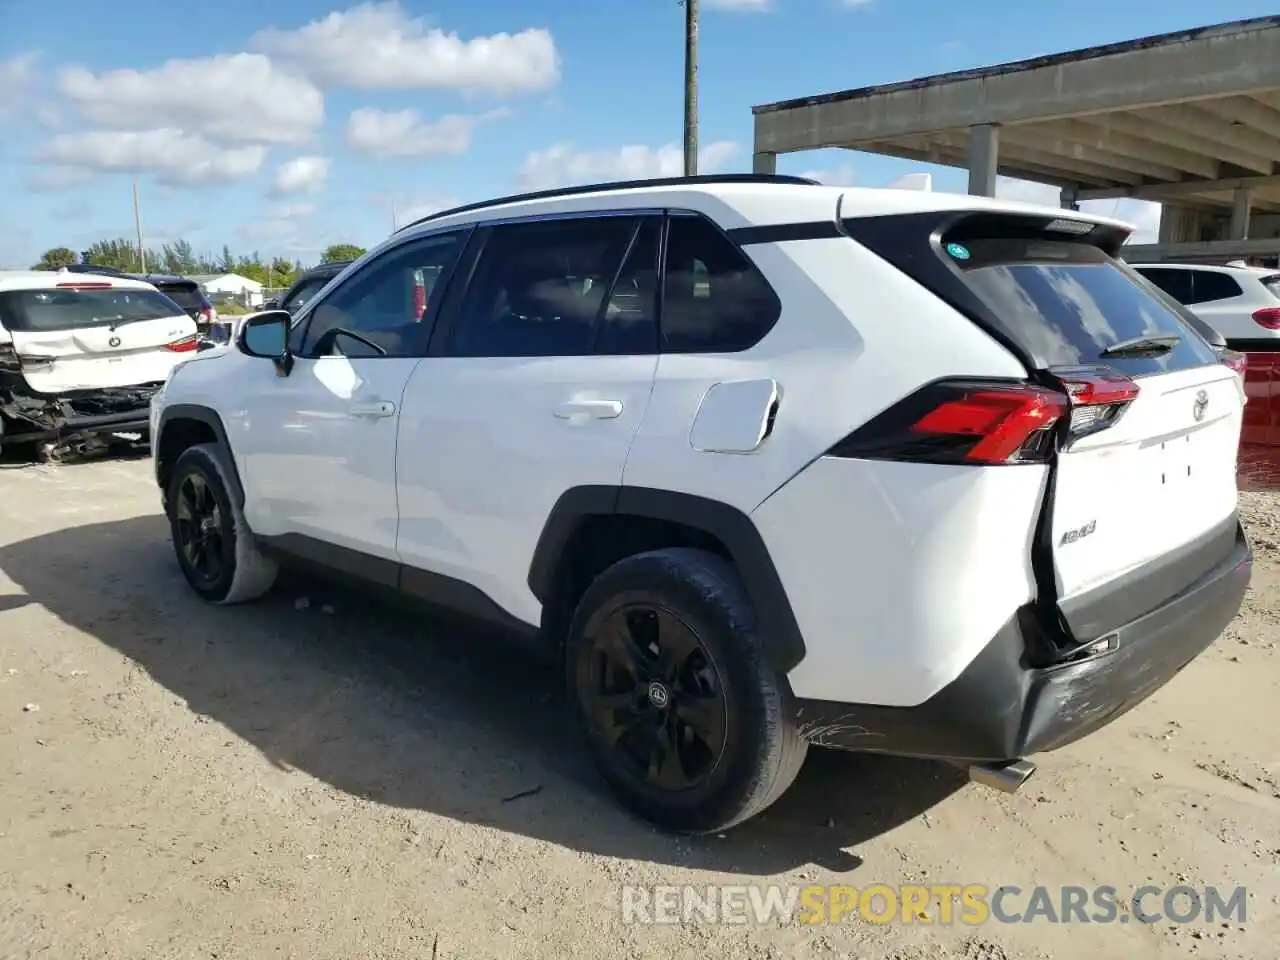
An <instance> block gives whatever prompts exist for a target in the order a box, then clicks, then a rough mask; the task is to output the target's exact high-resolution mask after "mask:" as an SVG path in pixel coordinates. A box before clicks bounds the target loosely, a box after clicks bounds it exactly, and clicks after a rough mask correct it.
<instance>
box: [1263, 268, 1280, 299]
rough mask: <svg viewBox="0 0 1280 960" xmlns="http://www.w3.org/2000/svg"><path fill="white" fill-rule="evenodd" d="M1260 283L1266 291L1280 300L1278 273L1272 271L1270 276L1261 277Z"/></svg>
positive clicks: (1279, 277)
mask: <svg viewBox="0 0 1280 960" xmlns="http://www.w3.org/2000/svg"><path fill="white" fill-rule="evenodd" d="M1261 283H1262V285H1263V287H1265V288H1266V290H1267V292H1268V293H1270V294H1271V295H1272V296H1273V297H1275V298H1276V299H1277V300H1280V273H1273V274H1271V275H1270V276H1267V277H1263V278H1262V280H1261Z"/></svg>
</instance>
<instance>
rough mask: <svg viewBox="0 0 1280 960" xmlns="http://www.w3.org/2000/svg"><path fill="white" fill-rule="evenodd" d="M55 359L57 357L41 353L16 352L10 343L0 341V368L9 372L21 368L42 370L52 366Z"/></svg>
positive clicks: (20, 369)
mask: <svg viewBox="0 0 1280 960" xmlns="http://www.w3.org/2000/svg"><path fill="white" fill-rule="evenodd" d="M57 360H58V358H57V357H53V356H49V355H47V354H43V353H18V352H17V351H16V350H14V348H13V345H12V344H9V343H0V370H7V371H9V372H11V373H13V372H18V371H22V370H27V371H34V370H42V369H44V368H46V367H51V366H53V365H54V363H56V362H57Z"/></svg>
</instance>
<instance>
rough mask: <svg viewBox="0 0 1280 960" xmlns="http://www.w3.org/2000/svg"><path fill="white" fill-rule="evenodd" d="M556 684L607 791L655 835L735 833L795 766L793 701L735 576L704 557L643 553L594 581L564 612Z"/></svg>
mask: <svg viewBox="0 0 1280 960" xmlns="http://www.w3.org/2000/svg"><path fill="white" fill-rule="evenodd" d="M655 640H656V643H655ZM565 677H566V681H567V683H568V688H569V700H570V703H571V704H572V707H573V711H574V713H575V715H576V719H577V721H578V723H579V726H580V728H581V730H582V732H583V734H584V736H585V739H586V742H587V746H588V749H589V750H590V752H591V754H592V755H593V757H594V759H595V762H596V765H597V767H598V769H599V770H600V773H601V775H602V776H603V778H604V780H605V782H606V783H607V784H608V785H609V787H610V788H611V789H612V790H613V792H614V794H615V795H616V796H617V797H618V799H619V800H620V802H621V803H622V804H623V806H625V807H626V808H627V809H628V810H630V811H631V812H633V813H635V814H637V815H639V816H641V817H643V818H644V819H646V820H649V821H651V822H653V823H655V824H657V825H658V826H660V827H662V828H664V829H667V830H671V831H675V832H679V833H695V834H698V833H715V832H719V831H722V830H727V829H729V828H730V827H733V826H736V825H737V824H740V823H742V822H743V821H745V820H747V819H749V818H751V817H753V816H755V815H756V814H758V813H760V812H761V811H763V810H764V809H765V808H766V807H768V806H769V805H770V804H772V803H773V802H774V801H775V800H777V799H778V797H780V796H781V795H782V794H783V793H784V792H785V791H786V789H787V788H788V787H789V786H790V785H791V783H792V781H793V780H794V779H795V777H796V775H797V774H798V773H799V772H800V767H801V766H802V765H803V763H804V758H805V754H806V752H807V750H808V744H807V742H806V741H805V740H803V739H802V738H801V737H800V735H799V733H798V731H797V728H796V722H795V709H794V699H793V696H792V693H791V689H790V687H789V685H788V684H787V682H786V678H785V677H783V676H781V675H779V674H778V672H777V671H776V670H774V669H773V667H772V666H771V665H770V664H769V662H768V658H767V657H766V655H765V652H764V648H763V645H762V643H761V639H760V635H759V630H758V627H757V624H756V618H755V613H754V610H753V609H752V606H751V602H750V600H749V598H748V597H747V593H746V590H745V588H744V587H743V585H742V581H741V579H740V578H739V576H738V574H737V571H736V570H735V569H734V567H733V565H732V564H730V563H729V562H728V561H726V560H725V559H723V558H722V557H719V556H717V555H715V554H713V553H709V552H707V551H704V550H696V549H691V548H684V547H679V548H667V549H662V550H654V551H651V552H647V553H642V554H637V555H635V556H632V557H628V558H626V559H624V560H620V561H619V562H617V563H615V564H614V565H613V566H611V567H609V568H608V569H607V570H605V571H604V573H602V574H601V575H600V576H599V577H597V578H596V580H595V581H594V582H593V583H592V584H591V585H590V586H589V587H588V588H587V590H586V592H585V594H584V595H583V597H582V599H581V601H580V602H579V604H578V607H577V610H576V611H575V613H574V616H573V621H572V624H571V626H570V629H569V635H568V638H567V640H566V644H565ZM655 684H656V686H655ZM646 758H647V759H646ZM673 764H674V766H673Z"/></svg>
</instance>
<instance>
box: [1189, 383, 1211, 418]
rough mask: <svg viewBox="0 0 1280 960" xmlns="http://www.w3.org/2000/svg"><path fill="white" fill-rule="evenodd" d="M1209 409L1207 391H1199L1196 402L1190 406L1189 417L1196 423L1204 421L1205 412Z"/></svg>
mask: <svg viewBox="0 0 1280 960" xmlns="http://www.w3.org/2000/svg"><path fill="white" fill-rule="evenodd" d="M1208 409H1209V394H1208V391H1205V390H1201V391H1200V392H1198V393H1197V394H1196V402H1195V403H1194V404H1192V407H1191V415H1192V416H1193V417H1195V418H1196V423H1199V422H1200V421H1201V420H1203V419H1204V414H1205V411H1206V410H1208Z"/></svg>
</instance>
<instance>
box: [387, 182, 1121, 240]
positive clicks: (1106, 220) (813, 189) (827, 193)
mask: <svg viewBox="0 0 1280 960" xmlns="http://www.w3.org/2000/svg"><path fill="white" fill-rule="evenodd" d="M665 207H675V208H693V209H701V210H704V211H708V210H709V211H714V215H715V219H716V221H717V222H718V223H719V224H720V225H721V226H722V227H725V228H727V229H732V228H735V227H755V226H772V225H775V224H787V223H808V222H815V221H824V220H834V219H835V216H836V211H837V209H839V212H840V215H841V216H842V217H874V216H883V215H886V214H908V213H928V212H933V211H946V210H989V211H993V212H1005V213H1021V214H1038V215H1042V216H1052V217H1061V218H1064V219H1072V220H1082V221H1086V222H1088V223H1095V224H1101V225H1105V226H1111V227H1117V228H1120V229H1123V230H1125V231H1127V232H1132V231H1133V229H1134V228H1133V225H1132V224H1129V223H1126V222H1125V221H1123V220H1116V219H1113V218H1111V217H1102V216H1097V215H1095V214H1089V213H1080V212H1078V211H1075V210H1063V209H1060V208H1058V207H1045V206H1039V205H1036V204H1029V203H1021V202H1019V201H1014V200H998V199H992V198H990V197H979V196H973V195H970V194H964V193H933V192H930V193H925V192H924V191H919V190H897V189H888V188H884V189H869V188H865V187H828V186H819V185H813V184H805V183H786V182H749V181H725V182H722V183H717V182H714V181H703V182H692V183H672V182H670V181H658V182H657V183H655V184H654V185H645V184H634V185H633V184H626V185H625V186H622V187H618V188H609V187H608V186H607V185H605V186H603V187H602V188H601V189H598V190H588V189H587V188H584V189H583V190H582V191H581V192H579V191H573V192H566V193H563V194H552V195H549V196H538V197H532V198H529V197H525V198H521V197H513V198H511V199H510V200H509V201H503V200H501V199H499V200H498V201H496V202H494V203H492V204H487V205H485V206H483V207H479V208H476V209H469V210H460V211H459V212H458V213H456V214H448V213H446V214H445V215H443V216H441V215H435V216H432V217H430V218H428V219H426V220H425V221H423V222H420V223H417V224H410V225H409V226H408V227H405V228H404V229H402V230H400V231H399V232H397V233H396V234H394V236H395V237H397V238H403V237H405V236H409V235H412V234H417V233H423V232H426V231H428V230H439V229H444V228H448V227H455V226H462V225H465V224H468V223H474V222H477V221H486V220H500V219H505V218H516V217H529V216H537V215H547V214H553V213H590V212H592V211H602V210H630V209H657V208H665Z"/></svg>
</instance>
